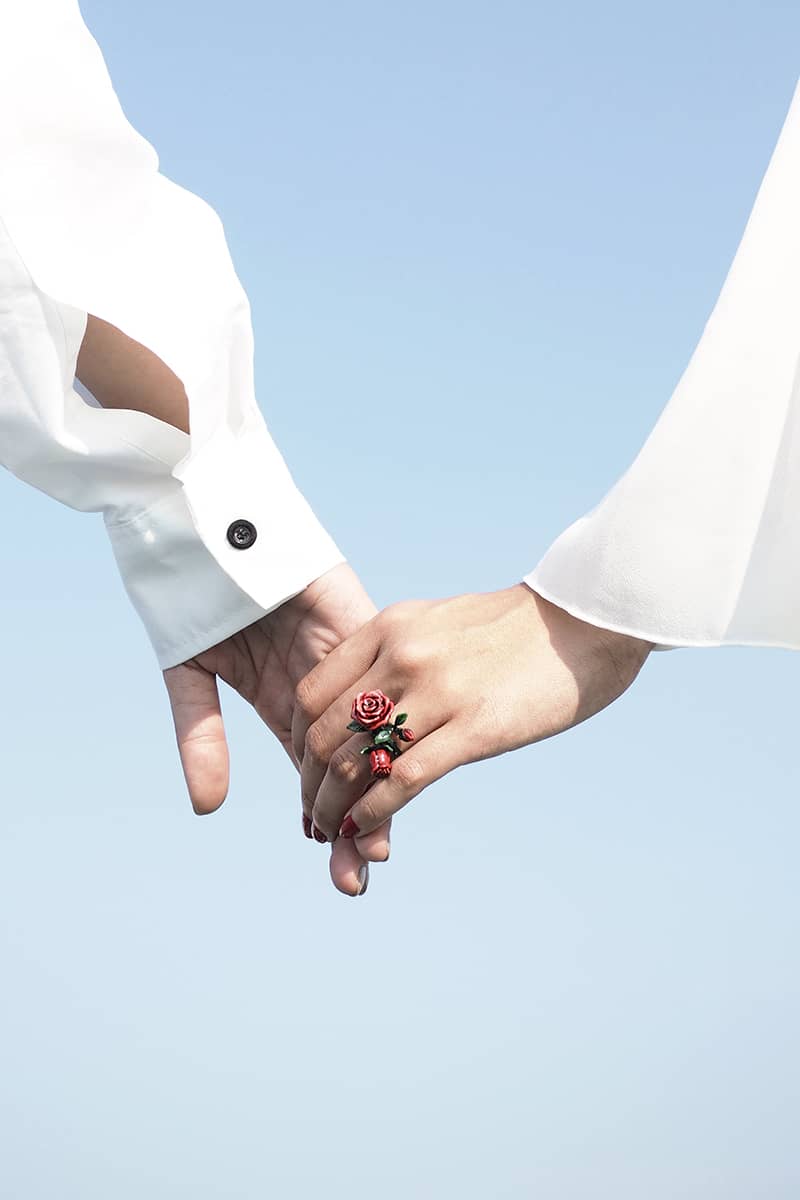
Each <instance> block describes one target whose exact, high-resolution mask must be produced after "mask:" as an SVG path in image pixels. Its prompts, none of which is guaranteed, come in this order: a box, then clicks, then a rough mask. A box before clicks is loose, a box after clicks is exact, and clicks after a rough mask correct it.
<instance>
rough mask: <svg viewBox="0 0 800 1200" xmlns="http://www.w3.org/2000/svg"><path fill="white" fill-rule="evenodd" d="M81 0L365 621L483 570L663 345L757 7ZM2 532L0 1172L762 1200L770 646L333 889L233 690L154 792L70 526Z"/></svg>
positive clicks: (751, 187)
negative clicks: (207, 792)
mask: <svg viewBox="0 0 800 1200" xmlns="http://www.w3.org/2000/svg"><path fill="white" fill-rule="evenodd" d="M82 7H83V11H84V13H85V16H86V19H87V21H88V23H89V25H90V27H91V28H92V29H93V31H94V32H95V34H96V36H97V37H98V40H99V41H100V43H101V45H102V47H103V48H104V51H105V53H106V56H107V60H108V62H109V66H110V68H111V71H112V76H113V78H114V80H115V83H116V86H117V90H118V92H119V94H120V97H121V99H122V102H123V105H124V107H125V109H126V111H127V113H128V115H129V117H130V119H131V120H132V121H133V123H134V124H135V125H136V126H137V127H138V128H139V129H140V130H141V131H142V132H143V133H144V134H145V135H146V136H147V137H148V138H149V139H150V140H151V141H152V142H153V143H154V144H155V146H156V147H157V149H158V150H159V152H160V154H161V158H162V167H163V170H164V171H165V172H166V173H167V174H168V175H170V176H172V177H173V178H174V179H176V180H177V181H178V182H180V183H182V184H184V185H185V186H187V187H189V188H191V189H193V190H195V191H197V192H199V193H200V194H201V195H203V196H204V197H206V198H207V199H209V200H210V201H211V202H212V203H213V204H214V205H215V207H216V208H217V209H218V210H219V211H220V213H221V214H222V216H223V219H224V221H225V224H226V227H227V230H228V236H229V240H230V243H231V247H232V250H233V254H234V258H235V261H236V264H237V267H238V269H239V272H240V275H241V276H242V278H243V280H244V283H245V285H246V287H247V289H248V291H249V293H250V296H251V299H252V302H253V309H254V318H255V324H256V337H257V369H258V380H259V388H260V397H261V403H262V407H263V408H264V411H265V412H266V414H267V417H268V420H269V422H270V425H271V427H272V430H273V432H274V434H275V435H276V437H277V440H278V441H279V444H280V445H281V447H282V449H283V451H284V453H285V455H286V457H287V459H288V461H289V462H290V464H291V466H292V469H293V471H294V472H295V475H296V477H297V478H298V480H299V481H300V482H301V484H302V486H303V488H304V490H305V491H306V493H307V494H308V495H309V497H310V498H311V499H312V500H313V502H314V504H315V506H316V508H317V509H318V511H319V513H320V515H321V516H322V517H323V519H324V520H325V521H326V523H327V524H328V526H329V527H330V528H331V530H332V531H333V532H334V533H335V535H336V536H337V538H338V539H339V541H340V543H341V545H342V546H343V547H344V548H345V550H346V552H347V553H348V554H349V556H350V558H351V560H352V562H353V563H354V565H355V566H356V567H357V569H359V571H360V572H361V573H362V575H363V578H364V580H365V582H366V583H367V585H368V587H369V588H370V589H371V591H372V593H373V595H374V597H375V599H376V601H377V602H378V603H381V604H385V603H388V602H390V601H392V600H395V599H400V598H405V597H408V596H435V595H442V594H448V593H454V592H458V591H462V590H472V589H491V588H495V587H500V586H505V585H506V584H508V583H510V582H513V581H514V580H516V579H518V578H519V577H520V576H521V575H522V574H523V573H524V572H525V571H527V570H528V569H529V568H530V567H531V566H533V564H534V563H535V562H536V561H537V559H538V557H539V556H540V554H541V553H542V552H543V551H544V549H545V548H546V547H547V545H548V543H549V542H550V540H552V538H553V537H554V536H555V535H556V534H557V533H559V532H560V531H561V529H562V528H563V527H564V526H565V525H566V524H567V523H568V522H570V521H571V520H573V519H574V518H575V517H576V516H578V515H580V514H581V513H582V512H583V511H584V510H585V509H586V508H587V507H589V506H590V505H591V504H593V503H594V502H595V501H596V500H597V499H598V498H599V497H600V496H601V495H602V494H603V492H604V491H605V490H606V489H607V488H608V487H609V486H610V484H611V483H612V482H613V481H614V480H615V478H616V477H617V475H618V474H619V473H620V472H621V470H622V469H623V468H624V467H625V466H626V465H627V463H628V462H629V460H630V459H631V457H632V456H633V455H634V453H635V452H636V450H637V449H638V446H639V445H640V443H641V441H642V439H643V438H644V436H645V434H646V433H647V432H648V431H649V429H650V428H651V426H652V424H653V422H654V420H655V418H656V416H657V414H658V413H659V411H660V409H661V408H662V407H663V405H664V403H665V402H666V401H667V399H668V398H669V395H670V392H671V390H672V388H673V386H674V384H675V382H676V380H677V378H678V376H679V374H680V372H681V371H682V369H683V367H684V365H685V363H686V361H687V359H688V357H689V355H690V353H691V351H692V349H693V347H694V344H695V342H696V340H697V338H698V336H699V333H700V331H701V329H702V326H703V323H704V321H705V319H706V317H707V315H708V313H709V311H710V308H711V305H712V304H713V301H714V299H715V297H716V294H717V291H718V289H719V287H720V285H721V282H722V279H723V277H724V273H725V271H726V269H727V266H728V264H729V262H730V260H731V258H732V255H733V252H734V250H735V247H736V244H737V241H738V238H739V236H740V234H741V231H742V228H743V226H744V222H745V220H746V217H747V214H748V212H749V209H750V205H751V203H752V200H753V197H754V195H755V191H756V188H757V186H758V183H759V181H760V178H761V175H762V174H763V171H764V168H765V166H766V163H767V161H768V158H769V154H770V152H771V149H772V146H773V144H774V141H775V139H776V137H777V134H778V130H779V128H780V124H781V122H782V120H783V117H784V115H785V112H786V109H787V107H788V104H789V100H790V96H791V93H792V89H793V87H794V83H795V78H796V74H797V55H796V47H797V45H798V40H799V39H800V9H798V7H797V5H796V4H795V3H793V2H792V3H790V2H789V0H785V2H779V0H764V2H762V3H761V4H759V5H754V4H751V3H745V2H744V0H725V2H723V0H705V2H702V3H696V2H695V3H689V2H688V0H674V2H673V3H672V4H671V5H669V6H663V5H659V6H656V5H642V4H639V3H623V2H621V0H609V2H607V3H605V4H603V5H596V4H590V3H589V2H588V0H572V2H571V3H562V4H559V5H556V4H549V5H546V6H545V5H542V4H539V3H523V2H521V0H520V2H511V0H494V2H493V3H491V4H489V3H469V2H465V0H461V2H459V3H457V4H456V3H454V2H452V3H451V2H448V0H425V2H424V3H423V2H422V0H405V2H404V3H403V4H392V5H389V4H381V3H378V4H376V3H366V2H360V3H359V2H355V0H341V2H339V3H337V4H335V5H332V4H325V3H322V2H321V0H298V2H297V3H294V4H292V5H289V4H283V5H278V4H273V3H269V2H268V3H263V2H259V3H256V2H255V0H250V2H246V0H229V2H228V3H227V4H225V5H224V6H223V5H218V4H211V3H207V2H205V3H204V2H202V0H191V3H190V2H189V0H172V3H170V4H169V5H166V6H165V5H162V4H159V3H156V2H155V0H139V3H138V4H136V5H133V4H126V5H113V6H112V5H108V4H106V3H103V2H102V0H84V2H83V5H82ZM365 475H368V476H372V477H373V478H374V479H375V481H376V487H377V488H378V489H379V490H380V491H381V492H382V493H383V495H384V496H385V497H386V500H387V504H389V505H390V506H391V507H393V508H394V507H398V508H402V509H403V511H404V513H405V518H404V520H403V522H402V523H401V524H400V525H399V526H398V525H395V526H394V534H393V537H394V545H393V547H392V548H391V550H388V549H387V546H386V540H385V537H384V535H383V532H382V515H381V512H380V511H379V510H378V509H376V510H375V511H374V512H372V513H368V514H366V515H365V514H363V512H361V511H360V510H358V509H357V507H356V504H355V499H356V494H357V489H358V487H359V480H362V479H363V478H364V476H365ZM0 512H2V518H0V521H1V523H0V529H2V535H3V540H4V551H5V553H4V557H5V573H4V597H3V611H4V615H5V627H6V638H5V645H4V650H3V667H4V670H3V674H4V681H5V687H4V690H3V695H4V700H3V705H2V713H3V731H4V736H3V741H4V756H3V766H4V771H3V775H4V788H3V792H4V799H3V803H2V819H1V824H0V954H2V961H3V967H4V969H3V984H2V988H0V1060H1V1061H2V1072H0V1181H1V1183H2V1192H3V1194H4V1195H7V1196H9V1197H11V1196H13V1197H14V1200H45V1198H46V1200H51V1198H52V1197H54V1196H58V1198H59V1200H101V1198H102V1200H108V1198H109V1197H114V1200H134V1198H135V1200H140V1198H141V1197H142V1196H147V1197H149V1198H151V1200H162V1198H163V1200H174V1198H176V1197H183V1196H187V1197H188V1196H191V1197H192V1198H193V1200H219V1198H223V1197H224V1198H225V1200H261V1198H262V1197H265V1196H273V1195H274V1196H280V1197H282V1200H283V1198H285V1200H306V1198H309V1200H310V1198H311V1197H314V1198H316V1197H320V1196H325V1197H327V1198H328V1200H340V1198H341V1200H344V1198H345V1197H346V1198H347V1200H351V1198H352V1197H353V1196H357V1195H364V1196H370V1197H376V1198H380V1200H406V1198H407V1197H409V1196H414V1197H420V1198H421V1200H428V1198H431V1200H433V1198H436V1200H439V1198H440V1197H447V1196H458V1197H459V1198H460V1200H478V1198H480V1200H486V1198H487V1197H490V1198H492V1200H495V1198H496V1200H506V1198H508V1200H512V1198H513V1200H516V1198H527V1197H531V1196H537V1197H542V1198H543V1200H590V1198H591V1200H600V1198H601V1197H606V1196H607V1197H613V1198H614V1200H641V1197H643V1196H647V1197H648V1200H662V1198H663V1200H667V1198H669V1200H676V1198H677V1197H680V1198H681V1200H755V1198H756V1197H758V1198H759V1200H760V1198H761V1197H764V1196H769V1197H770V1200H789V1198H792V1200H794V1198H795V1197H796V1196H797V1194H798V1188H799V1187H800V1161H799V1160H798V1154H797V1145H796V1129H797V1120H798V1100H799V1099H800V1097H799V1096H798V1092H800V1084H799V1083H798V1080H800V1069H799V1068H800V1046H799V1045H798V1026H797V1011H798V1002H799V1001H800V969H799V968H798V961H797V946H798V932H800V930H799V928H798V926H800V897H799V896H798V886H797V878H798V869H797V857H798V853H797V852H798V846H799V845H800V816H799V815H798V767H797V761H796V740H797V739H796V733H797V721H798V701H797V693H798V682H799V681H800V663H799V662H798V659H797V657H796V655H794V654H792V653H788V652H780V651H756V650H748V649H727V650H706V651H689V650H682V651H677V652H673V653H670V654H663V655H658V656H655V658H654V659H652V660H651V662H650V663H649V665H648V666H647V668H646V670H645V672H644V673H643V675H642V677H641V678H640V680H639V682H638V683H637V685H636V686H635V688H634V689H633V690H632V691H631V692H630V693H629V694H628V695H627V696H626V697H624V698H623V699H622V700H621V701H620V702H619V703H618V704H616V705H615V706H614V707H613V708H612V709H610V710H608V711H607V712H606V713H604V714H602V715H601V716H599V717H598V718H596V719H595V720H594V721H593V722H591V723H589V724H588V725H586V726H583V727H581V728H580V729H577V730H575V731H573V732H571V733H569V734H567V735H565V736H564V737H562V738H560V739H558V740H555V741H553V742H549V743H546V744H544V745H541V746H538V747H534V748H531V749H529V750H527V751H524V752H521V753H518V754H515V755H513V756H509V757H507V758H505V759H502V760H497V761H493V762H489V763H484V764H481V765H480V766H477V767H471V768H467V769H466V770H463V771H461V772H459V773H456V774H455V775H453V776H451V777H450V778H449V779H447V780H445V781H444V782H443V783H442V784H440V785H439V786H438V787H437V788H436V789H435V790H431V791H430V792H429V793H427V794H426V795H425V796H424V798H421V799H420V800H418V801H417V802H416V803H415V804H414V805H413V806H412V807H411V808H410V809H409V810H407V812H406V813H404V814H403V815H402V817H401V818H400V819H399V820H398V821H397V823H396V828H395V837H394V850H393V861H392V862H391V863H390V864H389V865H388V866H387V867H385V868H382V869H379V870H376V871H375V872H374V874H373V881H372V884H371V887H370V891H369V894H368V896H367V897H366V898H365V899H364V900H363V901H356V902H353V901H349V900H345V899H343V898H342V897H340V896H338V895H337V894H336V893H334V891H333V890H332V888H331V887H330V885H329V883H328V879H327V870H326V865H325V851H324V850H323V849H321V848H318V847H317V846H315V845H314V846H312V845H309V844H308V843H306V842H305V840H304V839H303V838H302V837H301V835H300V832H299V824H298V812H299V809H298V797H297V788H296V783H295V779H294V777H293V774H292V772H291V770H290V768H289V766H288V765H287V763H286V762H285V761H284V759H283V757H282V754H281V752H280V751H279V750H278V749H277V747H275V746H273V745H272V744H271V742H270V740H269V736H268V735H267V734H266V733H262V731H261V729H260V728H259V726H258V723H257V721H256V719H255V718H254V717H253V716H252V714H251V713H249V712H248V711H246V710H245V708H244V706H243V705H242V704H239V703H237V702H236V701H235V700H233V699H232V698H230V697H229V698H228V699H229V702H228V704H227V720H228V727H229V735H230V740H231V743H232V751H233V755H234V778H233V787H232V792H231V795H230V798H229V801H228V803H227V804H226V806H225V808H224V809H223V811H222V812H220V813H219V814H218V815H216V816H214V817H213V818H209V819H207V820H202V821H200V820H197V819H196V818H194V817H193V816H192V815H191V812H190V809H189V805H188V802H187V801H186V800H185V797H184V795H183V785H182V780H181V776H180V772H179V767H178V764H177V759H176V755H175V752H174V749H173V738H172V732H171V727H170V723H169V717H168V709H167V704H166V699H165V695H164V692H163V688H162V683H161V678H160V675H159V673H158V671H157V669H156V666H155V663H154V660H153V658H152V655H151V651H150V649H149V646H148V644H147V642H146V639H145V637H144V634H143V632H142V630H141V629H140V627H139V625H138V622H137V619H136V617H135V616H134V614H133V612H132V610H130V609H129V607H128V605H127V602H126V600H125V598H124V596H123V593H122V589H121V585H120V583H119V582H118V579H117V577H116V575H115V571H114V568H113V565H112V560H111V554H110V551H109V549H108V547H107V545H106V544H105V540H104V535H103V531H102V526H101V522H100V520H99V518H94V517H88V516H82V515H79V514H76V513H72V512H70V511H68V510H66V509H62V508H60V507H58V506H57V505H56V504H54V503H53V502H52V501H50V500H48V499H47V498H45V497H43V496H41V495H39V494H37V493H35V492H33V491H32V490H30V489H27V488H25V487H24V486H23V485H21V484H19V483H18V482H17V481H16V480H14V479H12V478H10V477H8V476H4V477H3V478H0Z"/></svg>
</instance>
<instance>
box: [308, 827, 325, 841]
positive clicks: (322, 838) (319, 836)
mask: <svg viewBox="0 0 800 1200" xmlns="http://www.w3.org/2000/svg"><path fill="white" fill-rule="evenodd" d="M311 829H312V831H313V833H314V837H315V838H316V839H317V841H318V842H327V840H328V839H327V838H326V837H325V834H324V833H323V832H322V830H321V829H317V827H316V825H312V826H311Z"/></svg>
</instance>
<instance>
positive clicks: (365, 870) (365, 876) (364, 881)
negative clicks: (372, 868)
mask: <svg viewBox="0 0 800 1200" xmlns="http://www.w3.org/2000/svg"><path fill="white" fill-rule="evenodd" d="M368 887H369V867H368V866H367V864H366V863H364V865H363V867H362V868H361V870H360V871H359V872H358V891H357V892H356V895H357V896H363V895H364V892H365V891H366V890H367V888H368Z"/></svg>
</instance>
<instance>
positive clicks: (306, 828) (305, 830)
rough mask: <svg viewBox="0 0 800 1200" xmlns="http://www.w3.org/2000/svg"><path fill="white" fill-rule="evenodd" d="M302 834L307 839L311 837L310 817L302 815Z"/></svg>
mask: <svg viewBox="0 0 800 1200" xmlns="http://www.w3.org/2000/svg"><path fill="white" fill-rule="evenodd" d="M303 833H304V834H305V835H306V837H307V838H310V837H313V834H312V833H311V817H307V816H305V815H303Z"/></svg>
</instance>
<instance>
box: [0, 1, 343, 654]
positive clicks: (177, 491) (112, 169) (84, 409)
mask: <svg viewBox="0 0 800 1200" xmlns="http://www.w3.org/2000/svg"><path fill="white" fill-rule="evenodd" d="M0 15H2V36H0V461H1V462H2V463H3V464H4V465H5V466H7V467H8V468H9V469H10V470H11V471H13V472H14V473H15V474H16V475H18V476H19V477H20V478H21V479H24V480H26V481H27V482H29V483H31V484H33V485H34V486H36V487H38V488H40V489H42V490H43V491H45V492H48V493H49V494H51V495H53V496H55V497H56V498H58V499H60V500H62V501H63V502H65V503H67V504H70V505H72V506H74V507H76V508H80V509H85V510H95V511H100V512H102V513H103V515H104V518H105V523H106V528H107V530H108V533H109V535H110V538H111V542H112V546H113V549H114V553H115V555H116V559H117V562H118V564H119V567H120V570H121V573H122V577H123V581H124V584H125V587H126V588H127V591H128V593H129V595H130V597H131V599H132V601H133V603H134V605H135V606H136V608H137V610H138V611H139V614H140V615H141V617H142V619H143V621H144V623H145V626H146V628H147V630H148V633H149V634H150V637H151V640H152V642H153V646H154V648H155V651H156V654H157V657H158V660H159V663H160V664H161V666H162V667H167V666H172V665H173V664H175V663H178V662H181V661H183V660H184V659H186V658H189V657H191V655H193V654H196V653H198V652H199V651H201V650H203V649H206V648H207V647H208V646H210V645H213V644H214V643H215V642H217V641H219V640H220V639H221V638H223V637H225V636H227V635H228V634H231V633H233V632H235V631H236V630H238V629H241V628H243V626H245V625H247V624H249V623H250V622H251V621H254V620H256V619H257V618H258V617H260V616H262V615H263V614H264V613H265V612H267V611H269V610H271V609H273V608H275V607H277V606H278V605H279V604H281V603H283V602H284V601H285V600H286V599H288V598H289V597H291V596H293V595H295V594H297V593H298V592H299V591H301V590H302V589H303V588H304V587H305V586H307V584H309V583H310V582H311V581H312V580H314V579H316V578H318V577H319V576H320V575H322V574H323V573H324V572H325V571H327V570H329V569H330V568H331V567H332V566H334V565H335V564H336V563H338V562H340V561H341V558H342V556H341V554H340V553H339V551H338V550H337V548H336V546H335V545H334V543H333V542H332V541H331V539H330V537H329V536H328V534H327V533H326V532H325V530H324V529H323V528H322V526H321V525H320V524H319V522H318V521H317V519H316V518H315V516H314V514H313V513H312V512H311V510H310V508H309V506H308V504H307V503H306V501H305V500H304V499H303V497H302V496H301V495H300V493H299V492H298V490H297V488H296V487H295V485H294V483H293V482H292V479H291V476H290V474H289V472H288V470H287V468H286V466H285V464H284V462H283V460H282V459H281V456H280V454H279V453H278V451H277V449H276V448H275V445H274V443H273V441H272V439H271V438H270V435H269V433H268V431H267V429H266V426H265V424H264V421H263V419H262V417H261V414H260V412H259V409H258V406H257V404H256V399H255V390H254V383H253V337H252V328H251V321H250V312H249V305H248V302H247V298H246V296H245V294H244V291H243V289H242V287H241V284H240V283H239V280H238V279H237V277H236V274H235V271H234V269H233V266H232V263H231V259H230V255H229V252H228V248H227V244H226V241H225V236H224V232H223V229H222V226H221V224H220V221H219V219H218V217H217V216H216V214H215V213H214V211H213V210H212V209H211V208H210V207H209V206H208V205H207V204H206V203H205V202H204V201H202V200H200V199H199V198H198V197H197V196H194V195H192V194H191V193H190V192H187V191H185V190H184V189H182V188H180V187H178V186H177V185H176V184H174V183H172V182H171V181H170V180H168V179H166V178H165V177H164V176H163V175H161V174H160V173H159V170H158V159H157V156H156V153H155V151H154V150H153V148H152V147H151V146H150V145H149V144H148V143H147V142H146V141H145V140H144V138H142V137H141V136H140V135H139V134H138V133H137V132H136V131H135V130H134V129H133V128H132V127H131V125H130V124H129V123H128V121H127V120H126V118H125V116H124V114H123V112H122V109H121V108H120V105H119V102H118V100H117V98H116V96H115V94H114V90H113V87H112V84H111V81H110V79H109V76H108V72H107V70H106V67H105V63H104V61H103V57H102V55H101V53H100V50H99V48H98V46H97V44H96V42H95V41H94V39H93V38H92V36H91V34H90V33H89V31H88V30H87V28H86V26H85V24H84V22H83V19H82V17H81V13H80V9H79V7H78V4H77V0H0ZM88 313H92V314H94V315H95V316H97V317H100V318H102V319H103V320H105V321H108V322H109V323H111V324H112V325H115V326H117V328H119V329H121V330H122V331H123V332H124V333H125V334H127V335H128V336H129V337H131V338H133V339H134V340H135V341H137V342H140V343H141V344H142V345H144V346H146V347H147V348H148V349H150V350H152V351H153V352H154V353H155V354H156V355H158V357H159V358H161V359H162V360H163V362H165V363H166V364H167V366H168V367H170V368H171V370H172V371H174V373H175V374H176V375H177V376H178V377H179V378H180V379H181V381H182V382H183V384H184V387H185V389H186V393H187V396H188V398H189V411H190V426H191V431H192V432H191V437H189V436H187V435H185V434H183V433H181V432H180V431H178V430H175V429H173V428H171V427H169V426H167V425H165V424H163V423H162V422H160V421H157V420H155V419H154V418H151V417H149V416H147V415H145V414H142V413H134V412H127V411H112V410H104V409H100V408H98V407H96V406H93V405H92V404H91V403H89V402H87V399H86V398H85V396H84V394H83V393H82V392H81V391H80V389H76V385H75V366H76V361H77V355H78V351H79V349H80V345H81V341H82V339H83V335H84V332H85V328H86V320H87V314H88Z"/></svg>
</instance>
